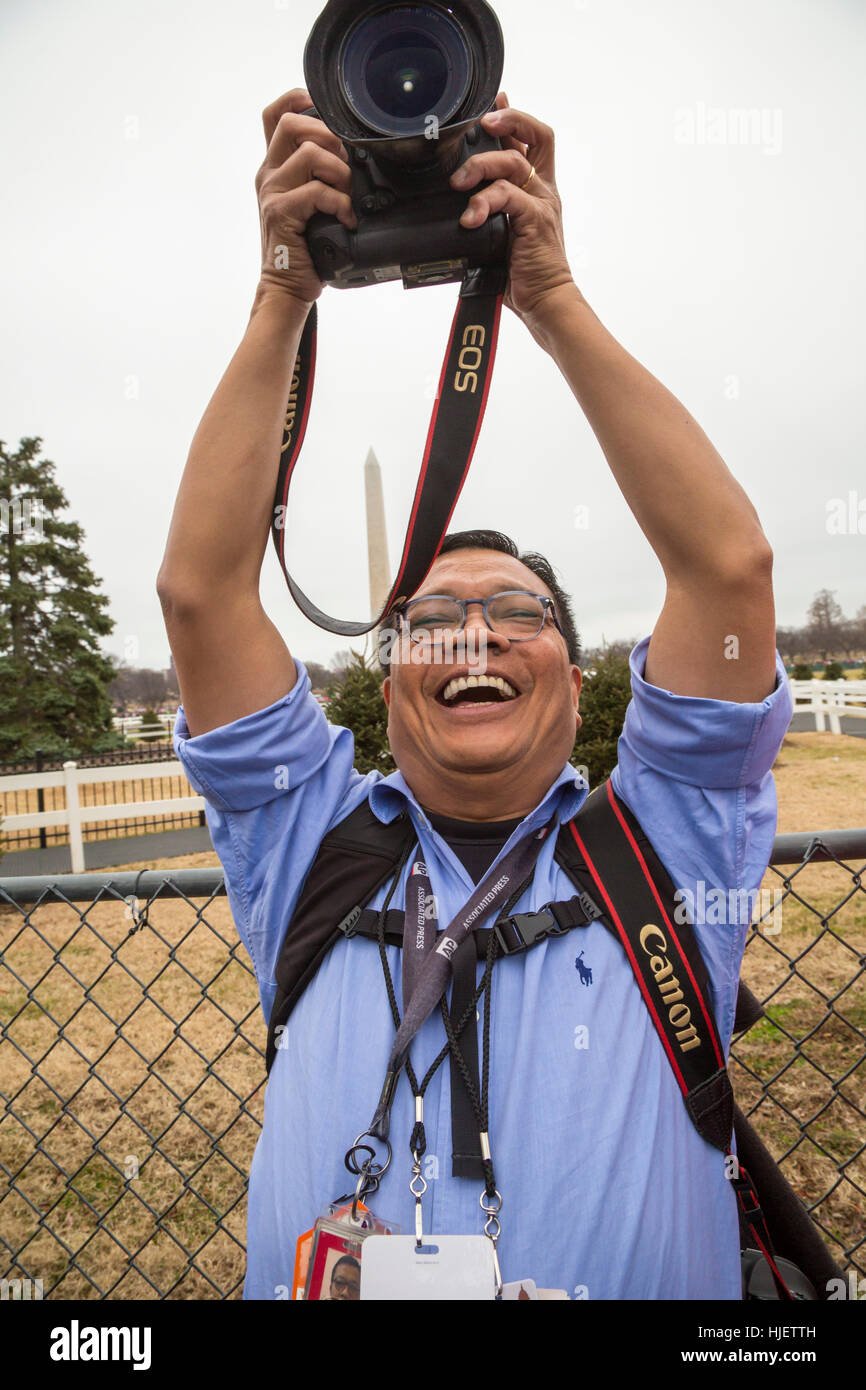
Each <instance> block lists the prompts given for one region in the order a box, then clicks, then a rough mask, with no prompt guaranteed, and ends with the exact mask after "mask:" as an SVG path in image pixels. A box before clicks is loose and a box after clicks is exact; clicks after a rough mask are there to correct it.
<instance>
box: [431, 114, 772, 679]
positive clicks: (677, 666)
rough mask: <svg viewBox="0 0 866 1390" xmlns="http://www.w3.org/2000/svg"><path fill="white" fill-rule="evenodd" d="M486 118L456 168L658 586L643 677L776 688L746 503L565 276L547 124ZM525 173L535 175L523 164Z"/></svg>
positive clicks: (691, 425) (471, 220) (687, 421)
mask: <svg viewBox="0 0 866 1390" xmlns="http://www.w3.org/2000/svg"><path fill="white" fill-rule="evenodd" d="M497 104H498V105H499V106H500V108H502V109H500V110H499V111H498V112H496V113H494V114H491V115H490V116H486V117H485V118H484V123H485V125H486V126H487V127H488V129H489V130H490V131H491V132H492V133H493V134H495V135H498V136H500V138H501V139H502V140H503V142H504V144H505V145H506V149H505V150H503V151H502V152H501V153H499V152H495V153H490V154H479V155H476V156H474V157H473V158H472V159H471V160H469V161H468V163H467V168H470V170H471V172H470V175H469V177H468V178H463V179H460V180H459V183H458V178H459V176H458V178H455V180H454V182H455V186H459V187H461V188H467V189H470V190H471V188H472V187H473V186H474V185H475V184H477V183H478V182H479V181H481V180H482V179H487V180H493V182H491V183H490V185H489V186H488V187H486V188H483V189H482V190H481V191H480V192H478V193H476V194H475V195H474V196H473V198H472V201H471V203H470V205H469V209H468V210H467V213H466V214H465V215H464V219H463V220H464V222H465V224H466V225H467V226H481V225H482V224H483V223H484V221H485V220H486V218H487V217H488V216H490V215H491V214H493V213H496V212H507V213H508V214H509V216H510V219H511V228H512V234H513V240H512V250H511V278H510V285H509V291H508V299H507V302H508V304H509V306H510V307H511V308H512V309H514V311H515V312H516V313H517V314H518V315H519V316H520V317H521V318H522V319H523V321H524V323H525V324H526V325H527V327H528V328H529V330H530V332H531V333H532V334H533V336H534V337H535V339H536V341H537V342H538V343H539V344H540V345H541V346H542V347H543V348H544V349H545V350H546V351H547V352H549V353H550V355H551V356H552V357H553V358H554V360H555V361H556V362H557V364H558V366H559V368H560V370H561V371H562V373H563V375H564V376H565V378H566V380H567V381H568V383H569V385H570V387H571V389H572V391H573V392H574V395H575V396H576V398H577V400H578V401H579V403H580V405H581V407H582V409H583V412H584V414H585V415H586V417H587V419H588V420H589V423H590V425H591V426H592V428H593V430H594V432H595V435H596V438H597V439H598V441H599V443H600V445H601V447H602V449H603V450H604V453H605V456H606V458H607V461H608V464H609V465H610V469H611V472H612V473H613V475H614V477H615V478H616V481H617V483H618V484H619V487H620V490H621V491H622V493H623V496H624V497H625V499H626V501H627V502H628V504H629V506H630V508H631V510H632V512H633V513H634V515H635V518H636V519H637V521H638V524H639V525H640V527H641V529H642V531H643V533H644V535H645V536H646V538H647V540H648V541H649V543H650V545H651V546H652V547H653V549H654V551H655V553H656V555H657V556H658V558H659V561H660V562H661V565H662V568H663V569H664V572H665V578H666V580H667V596H666V599H665V604H664V608H663V610H662V613H661V616H660V618H659V621H658V623H657V625H656V628H655V631H654V633H653V637H652V641H651V643H650V648H649V653H648V657H647V666H646V679H647V680H648V681H649V682H650V683H651V684H653V685H657V686H661V687H664V688H665V689H668V690H671V691H673V692H674V694H677V695H692V696H701V697H705V698H711V699H717V700H732V701H736V702H741V703H742V702H747V701H759V700H763V699H765V698H766V697H767V696H768V695H769V694H770V693H771V692H772V690H773V689H774V687H775V613H774V606H773V590H772V553H771V550H770V546H769V544H768V542H767V540H766V537H765V536H764V533H763V531H762V530H761V525H760V522H759V520H758V517H757V514H756V512H755V509H754V507H753V506H752V504H751V502H750V501H749V499H748V497H747V496H746V494H745V492H744V491H743V489H742V488H741V487H740V485H739V484H738V483H737V482H736V480H735V479H734V478H733V477H732V475H731V474H730V473H729V471H728V469H727V468H726V466H725V464H724V462H723V461H722V459H721V458H720V457H719V455H718V454H717V452H716V450H715V449H714V448H713V446H712V444H711V443H710V441H709V440H708V439H707V437H706V435H705V434H704V433H703V431H702V430H701V429H700V427H699V426H698V425H697V424H696V422H695V421H694V420H693V419H692V417H691V416H690V415H689V413H688V411H687V410H686V409H685V407H684V406H683V405H681V404H680V402H679V401H678V400H677V399H676V398H675V397H674V396H672V395H671V393H670V392H669V391H668V390H666V388H665V387H664V386H662V385H661V383H660V382H658V381H657V380H656V379H655V377H653V376H652V375H651V374H650V373H649V372H648V371H646V370H645V368H643V367H642V366H641V365H640V363H639V362H637V361H635V359H634V358H633V357H631V356H630V355H629V353H628V352H626V351H625V349H624V348H623V347H621V345H620V344H619V343H618V342H617V341H616V339H615V338H613V337H612V335H611V334H610V333H608V331H607V329H606V328H605V327H604V326H603V324H602V323H601V322H600V321H599V319H598V318H597V316H596V315H595V314H594V313H593V311H592V309H591V308H590V307H589V305H588V304H587V302H586V300H585V299H584V298H583V296H582V295H581V293H580V291H579V290H578V288H577V286H576V285H575V283H574V280H573V278H572V275H571V271H570V269H569V267H568V262H567V259H566V254H565V247H564V240H563V231H562V205H561V202H560V199H559V195H558V193H557V190H556V183H555V169H554V137H553V132H552V131H551V130H550V129H549V128H548V127H547V126H544V125H542V124H541V122H539V121H537V120H535V119H534V118H533V117H531V116H527V115H525V114H524V113H523V112H520V111H514V110H512V109H511V108H509V107H508V106H507V99H506V98H505V97H504V96H501V97H500V98H498V101H497ZM533 171H534V172H533Z"/></svg>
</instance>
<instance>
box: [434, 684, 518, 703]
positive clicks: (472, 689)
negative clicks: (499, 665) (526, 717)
mask: <svg viewBox="0 0 866 1390" xmlns="http://www.w3.org/2000/svg"><path fill="white" fill-rule="evenodd" d="M518 693H519V692H518V691H516V690H515V689H514V686H513V685H509V683H508V681H507V680H504V679H503V677H502V676H458V677H456V678H455V679H454V680H452V681H449V682H448V684H447V685H446V686H445V687H444V689H442V690H440V692H439V694H438V695H437V697H436V698H437V700H438V702H439V704H440V705H446V706H447V707H448V708H449V709H456V708H457V707H458V706H460V705H507V704H508V703H509V702H510V701H511V700H516V699H517V697H518Z"/></svg>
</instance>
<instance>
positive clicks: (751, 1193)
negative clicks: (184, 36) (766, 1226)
mask: <svg viewBox="0 0 866 1390" xmlns="http://www.w3.org/2000/svg"><path fill="white" fill-rule="evenodd" d="M731 1186H732V1187H733V1189H734V1191H735V1192H736V1194H737V1197H738V1199H739V1202H740V1206H741V1207H742V1211H743V1216H744V1217H745V1218H746V1220H747V1221H749V1222H751V1221H755V1220H758V1221H763V1220H764V1212H763V1210H762V1207H761V1201H760V1198H759V1197H758V1192H757V1188H756V1187H755V1184H754V1183H753V1182H752V1179H751V1178H750V1177H749V1176H748V1174H746V1175H745V1176H743V1177H739V1178H731ZM747 1196H748V1197H749V1199H750V1203H747V1202H746V1197H747Z"/></svg>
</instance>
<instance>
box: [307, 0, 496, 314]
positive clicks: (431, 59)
mask: <svg viewBox="0 0 866 1390" xmlns="http://www.w3.org/2000/svg"><path fill="white" fill-rule="evenodd" d="M504 54H505V50H504V44H503V39H502V30H501V28H500V25H499V21H498V19H497V18H496V15H495V14H494V12H493V10H492V9H491V8H490V6H489V4H488V3H487V0H328V3H327V4H326V6H325V9H324V10H323V11H322V13H321V15H320V16H319V18H318V20H317V21H316V24H315V26H314V28H313V30H312V32H311V34H310V37H309V39H308V41H307V46H306V49H305V52H304V76H305V78H306V82H307V89H308V91H309V93H310V96H311V98H312V101H313V109H312V111H311V112H309V114H311V115H315V116H318V118H319V119H320V120H322V121H324V123H325V125H326V126H327V127H328V129H329V130H331V131H333V132H334V134H336V135H338V136H339V137H340V139H341V140H342V142H343V144H344V146H345V148H346V149H347V151H348V153H349V160H350V164H351V169H352V205H353V207H354V210H355V215H356V217H357V219H358V226H357V229H356V230H354V231H349V230H348V229H347V228H345V227H344V226H343V225H342V224H341V223H340V222H339V221H337V219H336V218H333V217H330V216H328V215H326V214H321V213H320V214H316V215H315V216H314V217H313V218H311V220H310V222H309V223H308V227H307V244H308V246H309V249H310V255H311V257H312V260H313V264H314V266H315V268H316V271H317V273H318V275H319V278H320V279H321V280H322V281H323V282H324V283H325V284H330V285H335V286H336V287H338V288H340V289H354V288H356V287H363V286H364V285H377V284H381V283H382V282H384V281H387V280H401V279H402V281H403V284H404V286H405V287H406V288H407V289H417V288H420V287H422V286H425V285H441V284H447V283H449V282H450V281H460V280H463V279H464V278H465V276H466V274H467V272H469V271H471V270H474V269H476V268H478V269H480V268H485V267H488V266H504V265H505V264H506V263H507V254H508V219H507V218H506V217H505V215H504V214H502V213H499V214H497V215H495V216H493V217H491V218H489V219H488V221H487V222H486V223H485V224H484V225H483V226H482V227H480V228H466V227H461V226H460V218H461V217H462V215H463V213H464V211H465V210H466V205H467V203H468V201H469V199H468V196H467V194H466V193H458V192H456V191H455V190H454V189H453V188H452V187H451V185H450V179H451V175H452V174H453V173H454V171H455V170H456V169H457V168H459V166H460V165H461V164H464V163H465V162H466V160H467V159H468V158H469V157H470V156H471V155H472V154H476V153H481V152H484V151H487V150H497V149H501V148H502V146H501V144H500V142H499V140H497V139H496V138H495V137H494V136H491V135H488V133H487V132H486V131H485V130H484V128H483V127H482V125H481V118H482V117H483V115H484V114H485V112H487V111H490V110H491V109H493V107H494V104H495V97H496V93H497V91H498V90H499V82H500V80H501V77H502V69H503V63H504Z"/></svg>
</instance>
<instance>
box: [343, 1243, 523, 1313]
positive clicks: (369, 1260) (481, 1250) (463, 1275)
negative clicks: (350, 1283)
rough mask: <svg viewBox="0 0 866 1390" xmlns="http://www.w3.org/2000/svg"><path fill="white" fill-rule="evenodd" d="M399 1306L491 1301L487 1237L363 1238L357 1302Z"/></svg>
mask: <svg viewBox="0 0 866 1390" xmlns="http://www.w3.org/2000/svg"><path fill="white" fill-rule="evenodd" d="M365 1298H370V1299H380V1300H381V1299H393V1300H395V1301H396V1300H400V1301H403V1302H406V1301H411V1302H421V1301H424V1300H430V1301H435V1300H442V1301H444V1300H446V1299H458V1300H459V1299H465V1300H467V1301H480V1300H482V1299H489V1300H491V1301H493V1300H494V1299H495V1298H496V1268H495V1265H494V1261H493V1245H492V1243H491V1242H490V1241H489V1240H488V1238H487V1236H425V1237H424V1244H423V1246H422V1247H421V1250H420V1251H419V1250H418V1248H417V1245H416V1241H415V1237H414V1236H368V1237H367V1239H366V1240H365V1241H364V1258H363V1260H362V1261H361V1299H362V1301H363V1300H364V1299H365Z"/></svg>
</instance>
